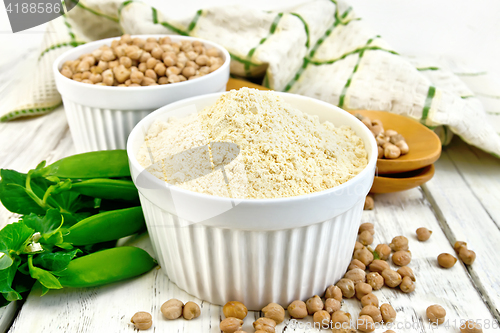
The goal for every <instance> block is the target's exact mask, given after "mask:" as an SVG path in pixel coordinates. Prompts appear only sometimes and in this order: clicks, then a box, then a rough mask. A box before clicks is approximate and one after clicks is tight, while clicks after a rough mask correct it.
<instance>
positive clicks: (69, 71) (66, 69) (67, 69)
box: [61, 67, 73, 79]
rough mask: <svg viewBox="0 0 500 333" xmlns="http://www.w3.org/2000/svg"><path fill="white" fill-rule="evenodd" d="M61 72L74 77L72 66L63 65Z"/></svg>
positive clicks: (68, 76)
mask: <svg viewBox="0 0 500 333" xmlns="http://www.w3.org/2000/svg"><path fill="white" fill-rule="evenodd" d="M61 74H62V75H64V76H66V77H67V78H68V79H71V78H73V71H71V68H69V67H63V68H62V69H61Z"/></svg>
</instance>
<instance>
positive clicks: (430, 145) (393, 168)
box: [349, 110, 441, 175]
mask: <svg viewBox="0 0 500 333" xmlns="http://www.w3.org/2000/svg"><path fill="white" fill-rule="evenodd" d="M349 112H350V113H351V114H356V113H359V114H361V115H363V116H365V117H368V118H370V119H372V120H373V119H379V120H380V121H382V124H383V125H384V130H388V129H392V130H395V131H396V132H398V133H400V134H401V135H403V136H404V138H405V141H406V143H407V144H408V147H409V148H410V151H409V152H408V154H406V155H402V156H400V157H398V158H396V159H378V161H377V172H378V174H380V175H383V174H393V173H401V172H407V171H411V170H417V169H421V168H423V167H426V166H428V165H430V164H432V163H434V162H435V161H436V160H437V159H438V158H439V156H440V155H441V141H440V140H439V137H438V136H437V135H436V133H434V132H433V131H431V130H430V129H428V128H427V127H425V126H424V125H422V124H420V123H419V122H418V121H415V120H413V119H410V118H407V117H404V116H400V115H398V114H394V113H389V112H385V111H367V110H359V111H349Z"/></svg>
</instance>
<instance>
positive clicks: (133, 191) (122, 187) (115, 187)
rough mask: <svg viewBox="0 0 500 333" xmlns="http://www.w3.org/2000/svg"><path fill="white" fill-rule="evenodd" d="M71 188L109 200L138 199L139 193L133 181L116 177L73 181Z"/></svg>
mask: <svg viewBox="0 0 500 333" xmlns="http://www.w3.org/2000/svg"><path fill="white" fill-rule="evenodd" d="M71 189H72V190H73V191H76V192H78V193H81V194H83V195H88V196H90V197H94V198H101V199H111V200H116V199H119V200H126V201H137V200H139V193H138V192H137V188H136V187H135V185H134V183H133V182H132V181H130V180H118V179H106V178H101V179H99V178H98V179H88V180H84V181H81V182H78V183H73V185H72V187H71Z"/></svg>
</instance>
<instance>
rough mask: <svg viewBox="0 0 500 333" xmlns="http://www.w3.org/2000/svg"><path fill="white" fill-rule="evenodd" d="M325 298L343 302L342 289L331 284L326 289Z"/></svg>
mask: <svg viewBox="0 0 500 333" xmlns="http://www.w3.org/2000/svg"><path fill="white" fill-rule="evenodd" d="M325 298H326V299H328V298H334V299H336V300H337V301H339V302H342V290H340V288H339V287H337V286H333V285H332V286H329V287H328V288H326V291H325Z"/></svg>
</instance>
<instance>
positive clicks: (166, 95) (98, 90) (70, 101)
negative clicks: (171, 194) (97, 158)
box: [53, 35, 231, 153]
mask: <svg viewBox="0 0 500 333" xmlns="http://www.w3.org/2000/svg"><path fill="white" fill-rule="evenodd" d="M164 36H165V35H136V36H132V37H141V38H148V37H155V38H160V37H164ZM169 37H170V38H171V40H172V41H173V42H179V41H183V40H190V41H195V40H198V41H201V42H202V43H203V44H204V45H205V46H206V47H207V48H212V47H215V48H217V49H218V50H219V51H220V53H221V54H222V57H223V59H224V64H223V65H222V66H221V67H220V68H219V69H217V70H216V71H214V72H213V73H210V74H207V75H204V76H202V77H200V78H197V79H195V80H188V81H184V82H178V83H173V84H165V85H158V86H151V87H107V86H96V85H92V84H86V83H81V82H78V81H74V80H71V79H68V78H67V77H65V76H64V75H62V74H61V73H60V72H59V71H60V69H61V68H62V65H63V64H64V62H66V61H68V60H76V59H78V57H79V56H81V55H82V54H85V53H91V52H92V51H94V50H96V49H98V48H99V47H100V46H102V45H105V44H106V45H111V42H112V41H113V40H115V39H119V37H117V38H108V39H103V40H99V41H95V42H91V43H87V44H84V45H81V46H78V47H76V48H74V49H72V50H69V51H67V52H65V53H63V54H62V55H61V56H59V57H58V58H57V59H56V61H55V62H54V65H53V72H54V77H55V82H56V86H57V90H59V93H60V94H61V97H62V100H63V103H64V110H65V112H66V116H67V118H68V124H69V127H70V130H71V135H72V137H73V141H74V143H75V146H76V150H77V152H79V153H81V152H87V151H95V150H109V149H125V147H126V143H127V137H128V135H129V133H130V132H131V131H132V129H133V128H134V126H135V125H136V124H137V123H138V122H139V121H140V120H141V119H142V118H144V117H145V116H146V115H148V114H149V113H151V112H152V111H153V110H156V109H157V108H159V107H162V106H164V105H167V104H169V103H172V102H175V101H178V100H181V99H184V98H188V97H193V96H199V95H203V94H210V93H214V92H221V91H225V90H226V84H227V81H228V80H229V64H230V62H231V57H230V56H229V53H228V52H227V51H226V50H225V49H224V48H223V47H222V46H220V45H218V44H216V43H213V42H209V41H206V40H203V39H199V38H195V37H186V36H169Z"/></svg>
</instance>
